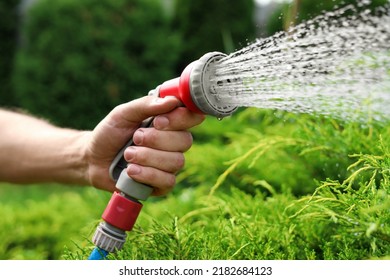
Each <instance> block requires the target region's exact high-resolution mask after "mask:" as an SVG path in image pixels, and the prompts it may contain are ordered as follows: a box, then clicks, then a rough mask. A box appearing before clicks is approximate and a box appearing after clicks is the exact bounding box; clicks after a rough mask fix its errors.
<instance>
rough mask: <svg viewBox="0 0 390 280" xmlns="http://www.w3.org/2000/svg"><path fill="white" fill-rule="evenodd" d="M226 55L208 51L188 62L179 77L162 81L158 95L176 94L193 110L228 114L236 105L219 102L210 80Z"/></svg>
mask: <svg viewBox="0 0 390 280" xmlns="http://www.w3.org/2000/svg"><path fill="white" fill-rule="evenodd" d="M224 57H226V54H223V53H220V52H210V53H207V54H205V55H203V56H202V57H201V58H200V59H198V60H196V61H194V62H192V63H191V64H189V65H188V66H187V67H186V68H185V69H184V71H183V72H182V74H181V75H180V77H178V78H176V79H172V80H169V81H166V82H164V83H163V84H161V85H160V86H158V87H157V88H156V91H157V94H156V93H155V94H156V95H159V96H160V97H165V96H176V97H177V98H179V99H180V100H181V101H182V102H183V104H184V106H186V107H187V108H188V109H190V110H191V111H193V112H197V113H203V114H206V115H211V116H215V117H218V118H223V117H226V116H230V115H231V114H232V113H233V112H234V111H236V109H237V107H236V106H232V105H226V104H223V103H221V102H220V100H219V99H218V95H217V92H216V91H215V89H214V86H213V84H212V80H213V78H214V76H215V70H216V68H215V67H216V65H217V63H218V61H219V60H221V59H222V58H224Z"/></svg>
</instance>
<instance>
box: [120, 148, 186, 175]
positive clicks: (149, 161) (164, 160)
mask: <svg viewBox="0 0 390 280" xmlns="http://www.w3.org/2000/svg"><path fill="white" fill-rule="evenodd" d="M124 157H125V159H126V161H127V162H128V163H130V164H137V165H141V166H148V167H152V168H155V169H159V170H161V171H164V172H169V173H173V174H175V173H177V172H178V171H179V170H180V169H182V168H183V167H184V162H185V159H184V155H183V153H180V152H167V151H160V150H155V149H150V148H146V147H134V146H132V147H129V148H127V149H126V150H125V153H124ZM129 175H130V174H129Z"/></svg>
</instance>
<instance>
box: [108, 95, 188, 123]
mask: <svg viewBox="0 0 390 280" xmlns="http://www.w3.org/2000/svg"><path fill="white" fill-rule="evenodd" d="M179 106H181V102H180V100H179V99H177V98H176V97H173V96H167V97H164V98H160V97H155V96H144V97H141V98H138V99H135V100H133V101H130V102H128V103H124V104H121V105H119V106H117V107H116V108H115V109H114V110H112V112H111V113H110V117H111V119H113V120H114V121H115V122H116V126H119V127H122V128H125V127H128V128H130V127H133V126H138V125H139V124H140V123H141V122H142V121H143V120H145V119H147V118H149V117H152V116H157V115H161V114H165V113H168V112H170V111H172V110H173V109H175V108H177V107H179Z"/></svg>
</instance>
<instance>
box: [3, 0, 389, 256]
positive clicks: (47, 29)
mask: <svg viewBox="0 0 390 280" xmlns="http://www.w3.org/2000/svg"><path fill="white" fill-rule="evenodd" d="M349 3H356V1H352V0H348V1H347V0H333V1H330V0H319V1H312V0H295V1H266V0H264V1H260V0H259V1H253V0H240V1H228V0H197V1H192V0H115V1H113V0H101V1H94V0H57V1H53V0H35V1H32V0H30V1H28V0H27V1H19V0H2V1H1V2H0V71H1V72H0V107H3V108H10V109H22V110H24V111H27V112H30V113H32V114H33V115H36V116H40V117H43V118H46V119H48V120H50V121H51V122H53V123H54V124H57V125H60V126H65V127H73V128H78V129H92V128H93V127H94V126H95V125H96V124H97V123H98V122H99V121H100V120H101V119H102V118H103V117H104V116H105V115H106V114H107V113H108V112H109V111H110V110H111V109H112V108H113V107H115V106H116V105H118V104H120V103H123V102H127V101H129V100H132V99H134V98H137V97H140V96H144V95H146V94H147V93H148V91H149V90H150V89H154V88H155V87H156V86H157V85H159V84H160V83H162V82H164V81H165V80H168V79H171V78H174V77H176V76H178V75H180V73H181V71H182V70H183V68H184V67H185V66H186V65H188V63H190V62H191V61H194V60H196V59H198V58H199V57H200V56H201V55H203V54H204V53H207V52H209V51H222V52H225V53H231V52H233V51H235V50H238V49H240V48H242V47H244V46H246V45H247V44H250V43H251V42H252V41H254V40H255V39H256V38H259V37H268V36H271V35H272V34H274V33H275V32H278V31H281V30H286V29H287V28H289V27H290V26H293V25H296V24H299V23H300V22H302V21H304V20H307V19H309V18H311V17H315V16H316V15H318V14H320V13H322V12H324V11H327V10H332V9H334V8H335V7H336V8H337V7H340V6H342V5H346V4H349ZM385 3H388V1H387V0H373V1H372V2H371V4H370V5H369V6H365V7H358V8H367V7H371V8H373V7H376V6H378V5H383V4H385ZM319 125H321V129H319V128H318V126H319ZM371 125H372V124H371ZM374 126H375V124H374ZM372 129H373V128H372V127H371V128H370V127H366V128H365V129H360V126H356V127H354V126H350V127H348V129H347V128H346V127H344V124H337V123H335V122H332V121H329V120H319V119H312V118H311V117H310V116H299V117H297V116H295V115H291V114H285V113H283V112H273V111H262V110H251V109H248V110H243V111H241V112H240V113H238V114H237V116H236V117H235V118H234V119H230V120H224V124H223V125H221V124H220V123H219V122H218V121H216V120H212V119H209V120H207V121H206V123H205V124H204V125H202V126H201V127H199V128H197V129H195V130H194V131H193V133H194V139H195V144H194V148H193V149H192V150H191V151H190V152H189V154H188V161H187V167H186V168H185V170H184V171H183V172H182V173H181V174H180V175H179V183H178V189H182V188H188V187H190V186H205V187H206V188H210V187H211V186H212V185H213V184H214V183H215V182H216V181H217V180H218V176H219V175H220V174H222V173H223V172H224V171H225V170H226V168H227V165H226V164H225V163H226V162H227V161H229V160H232V158H234V157H238V156H240V155H242V154H244V153H245V152H246V151H247V150H246V148H247V147H251V145H253V143H255V141H259V139H263V138H266V137H268V136H269V137H271V136H272V137H279V136H280V137H282V138H288V137H292V138H293V139H295V138H294V137H298V136H299V137H298V138H299V139H300V140H305V141H306V140H307V141H308V142H309V143H315V145H318V146H321V147H326V149H324V150H326V151H325V152H324V151H323V150H321V149H318V150H317V151H316V152H315V153H309V152H307V153H306V152H304V153H303V154H302V151H304V149H303V148H302V147H301V148H296V147H295V146H296V145H292V144H291V145H290V144H288V143H287V144H286V143H284V144H283V143H282V144H280V143H281V142H277V141H276V142H275V145H274V146H273V147H271V148H270V152H268V153H266V154H265V155H263V154H262V157H261V160H257V161H256V164H255V165H253V164H251V163H250V162H247V164H242V165H240V166H239V167H237V168H236V169H235V170H234V172H233V173H231V174H229V177H228V179H226V181H225V182H224V185H225V189H226V190H225V191H226V192H227V193H228V192H229V188H228V187H229V186H235V187H238V188H239V189H241V190H243V191H245V192H246V193H248V194H250V195H255V192H254V191H253V184H254V183H253V182H257V184H260V185H263V186H268V185H272V186H273V187H274V188H275V189H276V190H277V191H278V192H279V191H280V192H282V191H286V190H288V192H291V193H292V194H293V195H295V196H297V197H299V196H301V195H307V194H309V193H311V192H313V191H314V189H315V187H316V186H317V185H316V184H315V183H314V182H315V181H317V182H320V181H324V180H326V179H328V178H333V179H337V180H340V181H342V180H344V179H346V178H348V176H349V175H350V172H349V171H350V170H348V169H347V167H348V166H349V165H350V164H352V163H353V160H352V159H351V158H350V157H349V155H351V154H354V153H368V154H378V153H379V154H380V153H381V152H382V151H381V150H380V149H379V148H378V141H379V139H383V137H384V139H387V140H388V139H389V138H386V137H389V135H390V133H389V129H388V128H386V127H385V128H383V127H379V128H376V127H375V129H374V131H377V132H376V133H372ZM297 135H298V136H297ZM381 137H382V138H381ZM271 142H272V141H271ZM385 142H386V141H385ZM278 143H279V144H278ZM306 144H307V143H306ZM306 144H305V145H306ZM279 145H280V146H279ZM285 145H287V148H286V147H285ZM315 145H314V144H313V147H314V148H315V147H316V146H315ZM222 146H223V147H226V148H228V149H229V151H230V152H231V153H226V151H224V149H221V147H222ZM306 148H307V147H306ZM0 152H1V151H0ZM204 155H207V157H205V156H204ZM249 166H250V168H249ZM259 179H261V180H262V181H261V182H260V183H259V181H258V180H259ZM264 182H266V183H264ZM356 184H357V185H358V183H356ZM176 192H180V191H175V192H174V193H173V195H175V194H176ZM266 193H267V194H268V195H269V194H270V191H267V192H266ZM108 199H109V194H106V193H102V192H99V191H97V190H94V189H91V188H78V187H70V186H66V187H65V186H58V185H43V186H41V185H33V186H23V187H20V186H15V185H11V184H0V213H2V216H4V217H5V218H4V219H2V221H0V237H1V238H0V240H1V241H0V259H58V258H61V257H62V254H63V253H64V248H65V247H67V248H70V250H71V251H72V250H75V248H77V246H80V245H79V244H84V245H88V240H89V237H90V235H91V230H93V229H94V225H91V223H96V221H97V219H98V218H99V215H100V213H101V212H102V211H103V209H104V207H105V205H106V202H107V201H108ZM158 201H159V200H158V199H156V205H157V203H158ZM156 207H157V209H158V206H156ZM194 207H195V206H194ZM271 212H272V211H271ZM383 252H385V253H386V252H388V251H386V250H384V251H382V253H383Z"/></svg>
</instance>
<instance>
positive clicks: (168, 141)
mask: <svg viewBox="0 0 390 280" xmlns="http://www.w3.org/2000/svg"><path fill="white" fill-rule="evenodd" d="M151 116H155V119H154V121H153V127H149V128H139V126H140V123H141V122H142V121H143V120H144V119H146V118H148V117H151ZM203 120H204V116H203V115H200V114H196V113H193V112H191V111H189V110H188V109H187V108H185V107H182V106H181V102H180V101H179V100H178V99H177V98H175V97H165V98H159V97H153V96H145V97H142V98H139V99H135V100H133V101H131V102H128V103H124V104H121V105H119V106H117V107H115V108H114V109H113V110H112V111H111V112H110V113H109V114H108V115H107V116H106V117H105V118H104V119H103V120H102V121H101V122H100V123H99V124H98V125H97V126H96V127H95V129H93V130H91V131H81V130H75V129H69V128H62V127H57V126H54V125H52V124H50V123H49V122H47V121H45V120H42V119H39V118H36V117H34V116H29V115H26V114H20V113H15V112H11V111H7V110H0V181H6V182H12V183H18V184H27V183H38V182H39V183H44V182H57V183H64V184H73V185H83V186H94V187H96V188H98V189H102V190H106V191H110V192H112V191H114V190H115V182H114V181H113V180H112V179H111V178H110V177H109V172H108V170H109V166H110V164H111V162H112V160H113V159H114V157H115V156H116V154H117V153H118V151H119V150H120V149H121V148H122V147H123V146H124V145H125V144H126V143H127V142H128V141H129V139H130V138H131V137H133V141H134V144H135V145H134V146H132V147H129V148H127V149H126V150H125V153H124V156H125V159H126V160H127V161H128V163H129V165H128V167H127V174H128V175H129V176H130V177H132V178H133V179H134V180H136V181H138V182H140V183H144V184H147V185H150V186H152V187H153V188H154V191H153V193H152V194H153V195H156V196H160V195H164V194H166V193H168V192H169V191H171V190H172V188H173V187H174V185H175V178H176V176H175V175H176V173H177V172H178V171H179V170H181V169H182V168H183V166H184V163H185V158H184V152H186V151H187V150H188V149H189V148H190V147H191V145H192V135H191V133H190V132H189V131H188V129H190V128H192V127H194V126H196V125H198V124H200V123H201V122H202V121H203Z"/></svg>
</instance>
